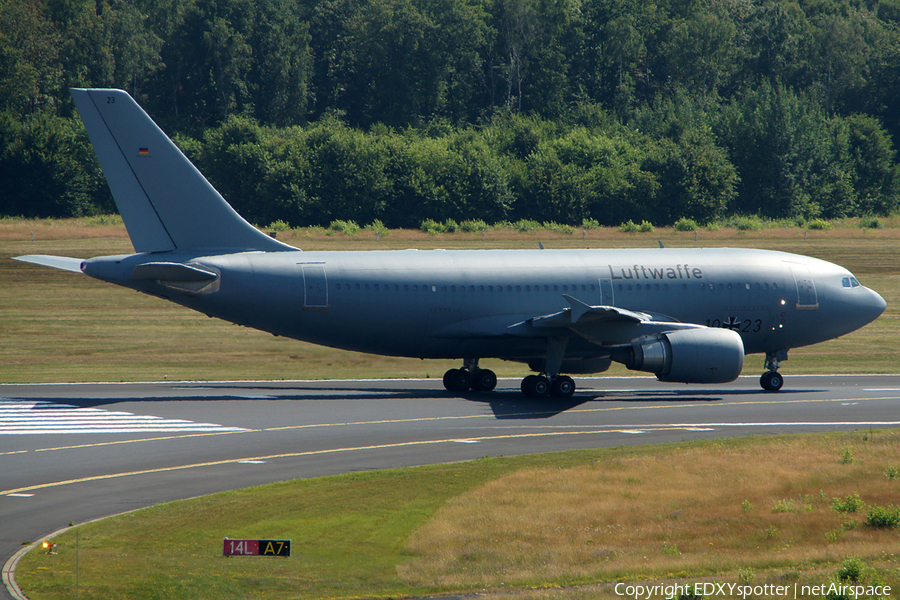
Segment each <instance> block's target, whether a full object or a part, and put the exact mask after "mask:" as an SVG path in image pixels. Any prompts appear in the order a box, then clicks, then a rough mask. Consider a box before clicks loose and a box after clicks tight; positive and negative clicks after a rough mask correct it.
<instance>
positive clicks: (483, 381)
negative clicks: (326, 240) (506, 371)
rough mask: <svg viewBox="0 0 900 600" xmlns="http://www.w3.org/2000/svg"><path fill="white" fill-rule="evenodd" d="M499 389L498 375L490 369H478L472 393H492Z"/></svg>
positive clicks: (473, 378)
mask: <svg viewBox="0 0 900 600" xmlns="http://www.w3.org/2000/svg"><path fill="white" fill-rule="evenodd" d="M495 387H497V375H496V374H495V373H494V372H493V371H491V370H490V369H478V370H477V371H475V375H474V376H473V377H472V391H474V392H490V391H493V389H494V388H495Z"/></svg>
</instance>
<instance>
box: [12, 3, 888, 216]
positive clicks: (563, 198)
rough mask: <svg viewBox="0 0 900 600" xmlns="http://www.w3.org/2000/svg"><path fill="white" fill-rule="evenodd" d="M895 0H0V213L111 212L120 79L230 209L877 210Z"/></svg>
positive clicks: (881, 209)
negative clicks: (110, 106)
mask: <svg viewBox="0 0 900 600" xmlns="http://www.w3.org/2000/svg"><path fill="white" fill-rule="evenodd" d="M898 26H900V0H878V1H872V0H870V1H851V2H847V1H843V2H837V1H834V0H803V1H800V2H792V1H786V0H767V1H760V2H750V3H748V2H744V1H741V0H660V1H659V2H656V3H646V2H643V1H641V0H30V1H29V2H20V1H18V0H0V214H5V215H23V216H74V215H81V214H90V213H96V212H104V211H111V210H113V209H114V206H113V204H112V201H111V198H110V197H109V193H108V190H107V189H106V186H105V183H104V181H103V178H102V175H101V174H100V172H99V169H98V166H97V164H96V161H95V160H94V158H93V153H92V150H91V149H90V146H89V144H88V142H87V138H86V135H85V133H84V131H83V128H82V126H81V124H80V121H79V120H78V119H77V115H75V114H74V107H73V106H72V103H71V100H70V98H69V96H68V91H67V90H68V89H69V88H70V87H119V88H123V89H126V90H128V91H129V92H130V93H131V94H132V95H134V96H135V98H136V99H137V100H138V102H139V103H140V104H141V105H142V106H144V107H145V109H146V110H147V111H148V112H149V113H150V114H151V115H152V116H153V117H154V119H156V120H157V122H158V123H160V124H161V126H162V127H163V128H164V129H165V130H166V131H167V132H168V133H170V134H171V135H173V137H174V138H175V140H176V142H177V143H178V144H179V145H180V146H181V147H182V148H183V149H184V150H185V152H186V153H187V154H188V156H190V157H191V158H192V159H193V160H194V161H195V162H196V163H197V164H198V166H199V167H200V169H201V170H202V171H203V172H204V173H205V174H206V175H207V176H208V177H209V178H210V180H211V181H212V182H213V184H214V185H216V187H217V188H218V189H219V190H220V191H221V192H222V193H223V195H224V196H225V197H226V198H227V199H228V200H229V201H230V202H231V203H232V204H233V205H234V206H235V208H236V209H237V210H238V211H239V212H240V213H241V214H243V215H244V216H245V217H246V218H248V219H249V220H251V221H253V222H256V223H259V224H267V223H270V222H273V221H276V220H282V221H285V222H288V223H290V224H292V225H296V226H301V225H327V224H328V223H330V222H331V221H333V220H335V219H347V220H354V221H357V222H362V223H368V222H372V221H373V220H376V219H378V220H381V221H383V222H384V223H385V224H386V225H388V226H390V227H416V226H418V225H419V224H420V223H421V222H422V221H423V220H425V219H435V220H438V221H440V220H444V219H457V220H465V219H482V220H485V221H489V222H492V221H499V220H517V219H535V220H541V221H543V220H546V221H557V222H566V223H581V222H582V221H583V220H584V219H592V220H596V221H598V222H600V223H602V224H611V225H615V224H619V223H621V222H624V221H626V220H633V221H636V222H640V221H644V220H646V221H648V222H652V223H656V224H659V225H665V224H671V223H673V222H675V221H676V220H677V219H679V218H680V217H686V218H690V219H694V220H697V221H700V222H708V221H711V220H714V219H717V218H721V217H723V216H725V215H728V214H736V213H737V214H757V215H761V216H765V217H772V218H795V219H812V218H817V217H824V218H837V217H843V216H854V215H856V216H858V215H864V214H873V215H881V214H888V213H890V212H892V211H895V210H897V208H898V204H900V167H898V163H897V159H896V153H895V147H896V143H897V141H898V140H900V100H898V98H900V27H898Z"/></svg>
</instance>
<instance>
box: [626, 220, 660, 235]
mask: <svg viewBox="0 0 900 600" xmlns="http://www.w3.org/2000/svg"><path fill="white" fill-rule="evenodd" d="M619 231H622V232H624V233H635V232H640V233H651V232H652V231H653V224H652V223H650V222H649V221H641V224H640V225H638V224H636V223H635V222H634V221H632V220H631V219H628V221H627V222H625V223H622V224H621V225H619Z"/></svg>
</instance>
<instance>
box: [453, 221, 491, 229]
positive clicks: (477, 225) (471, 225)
mask: <svg viewBox="0 0 900 600" xmlns="http://www.w3.org/2000/svg"><path fill="white" fill-rule="evenodd" d="M459 229H460V231H488V230H490V229H491V226H490V225H488V224H487V223H485V222H484V221H482V220H481V219H474V220H473V219H469V220H466V221H463V222H462V223H460V224H459Z"/></svg>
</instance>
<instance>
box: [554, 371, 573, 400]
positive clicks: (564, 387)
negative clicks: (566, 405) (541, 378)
mask: <svg viewBox="0 0 900 600" xmlns="http://www.w3.org/2000/svg"><path fill="white" fill-rule="evenodd" d="M574 393H575V381H573V380H572V378H571V377H569V376H568V375H560V376H559V377H557V378H556V379H554V380H553V383H552V384H550V395H551V396H553V397H554V398H571V397H572V394H574Z"/></svg>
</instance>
